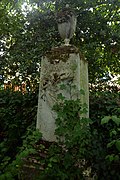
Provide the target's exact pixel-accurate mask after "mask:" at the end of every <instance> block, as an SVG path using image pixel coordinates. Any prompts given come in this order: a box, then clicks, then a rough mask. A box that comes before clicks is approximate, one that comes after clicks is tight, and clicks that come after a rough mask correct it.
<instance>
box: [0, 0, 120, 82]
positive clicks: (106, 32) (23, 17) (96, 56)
mask: <svg viewBox="0 0 120 180" xmlns="http://www.w3.org/2000/svg"><path fill="white" fill-rule="evenodd" d="M25 2H26V11H25V10H24V11H23V10H22V9H21V7H22V4H23V1H22V0H21V1H12V2H9V1H7V0H4V1H2V2H0V3H1V10H2V11H1V12H2V16H1V17H2V18H1V19H2V21H1V22H2V24H3V25H2V24H0V29H1V50H3V51H4V55H2V56H1V59H0V61H1V65H2V66H1V74H4V78H7V79H8V77H10V76H11V77H13V76H14V79H13V80H12V81H14V82H15V83H18V84H20V83H21V82H22V81H26V82H28V81H31V82H32V83H33V84H34V83H36V81H37V80H38V77H39V73H38V71H39V66H40V60H41V57H42V56H43V55H44V53H45V52H46V51H47V50H50V49H51V47H54V46H56V45H60V43H61V39H60V36H59V34H58V30H57V24H56V19H55V14H56V12H57V11H58V10H60V9H61V8H62V7H64V6H65V4H70V6H71V7H72V8H73V9H74V11H75V12H76V15H77V29H76V34H75V36H74V38H73V39H72V42H71V43H73V44H75V45H76V46H77V47H78V48H79V49H80V51H81V52H82V53H83V54H84V56H85V57H86V59H87V60H88V62H89V80H90V82H95V81H96V79H98V80H99V79H100V78H103V77H105V76H107V73H108V72H110V73H111V74H112V75H117V74H119V72H120V61H119V56H120V49H119V43H120V29H119V24H120V22H119V2H118V1H115V0H109V1H105V0H99V1H97V0H92V1H91V0H81V1H79V0H76V1H74V0H64V1H63V0H61V1H58V0H56V1H54V0H52V1H50V0H44V1H39V0H30V1H29V3H28V1H24V5H25ZM29 7H31V10H30V8H29ZM24 9H25V8H24ZM6 27H7V28H6ZM16 73H17V74H16Z"/></svg>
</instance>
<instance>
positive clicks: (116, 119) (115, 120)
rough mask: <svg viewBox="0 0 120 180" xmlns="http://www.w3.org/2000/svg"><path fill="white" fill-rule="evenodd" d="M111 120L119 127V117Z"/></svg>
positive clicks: (113, 117)
mask: <svg viewBox="0 0 120 180" xmlns="http://www.w3.org/2000/svg"><path fill="white" fill-rule="evenodd" d="M111 119H112V120H113V121H114V122H115V123H116V124H117V125H118V126H119V124H120V118H118V117H117V116H112V117H111Z"/></svg>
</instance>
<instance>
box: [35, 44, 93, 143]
mask: <svg viewBox="0 0 120 180" xmlns="http://www.w3.org/2000/svg"><path fill="white" fill-rule="evenodd" d="M61 86H64V88H61ZM80 89H83V90H84V91H85V96H83V95H80ZM60 93H62V94H63V96H65V97H66V99H76V98H81V102H82V103H86V104H87V105H88V104H89V92H88V67H87V62H86V61H85V60H84V59H81V58H80V54H79V51H78V49H77V48H76V47H74V46H63V47H58V48H54V49H52V50H51V51H50V52H47V54H46V56H45V57H43V59H42V61H41V74H40V87H39V100H38V113H37V129H40V131H41V132H42V133H43V138H44V139H45V140H47V141H55V140H56V137H55V135H54V132H55V127H56V126H55V118H56V114H55V112H54V111H53V110H52V107H53V105H54V104H55V102H56V101H57V96H58V94H60ZM87 116H88V114H87Z"/></svg>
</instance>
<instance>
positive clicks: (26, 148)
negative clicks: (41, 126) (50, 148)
mask: <svg viewBox="0 0 120 180" xmlns="http://www.w3.org/2000/svg"><path fill="white" fill-rule="evenodd" d="M41 137H42V136H41V133H40V132H39V131H38V130H36V131H35V130H33V128H28V129H27V133H26V135H25V136H24V137H23V145H22V147H21V148H20V150H19V152H18V154H17V155H16V157H15V160H13V161H12V162H11V163H9V164H8V165H7V166H6V167H5V169H4V173H3V174H2V175H1V176H0V179H1V180H5V179H7V178H8V179H16V178H19V177H20V173H21V167H22V166H23V165H24V163H25V162H24V159H25V158H26V157H28V156H29V154H32V155H33V154H35V153H36V149H35V148H34V144H35V143H36V142H38V141H39V140H40V139H41Z"/></svg>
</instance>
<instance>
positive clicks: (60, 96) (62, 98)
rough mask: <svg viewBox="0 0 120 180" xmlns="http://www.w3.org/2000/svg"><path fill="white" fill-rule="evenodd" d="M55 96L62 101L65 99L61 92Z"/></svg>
mask: <svg viewBox="0 0 120 180" xmlns="http://www.w3.org/2000/svg"><path fill="white" fill-rule="evenodd" d="M57 97H58V99H60V100H62V101H63V100H64V99H65V97H64V96H63V95H62V93H60V94H58V96H57Z"/></svg>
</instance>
